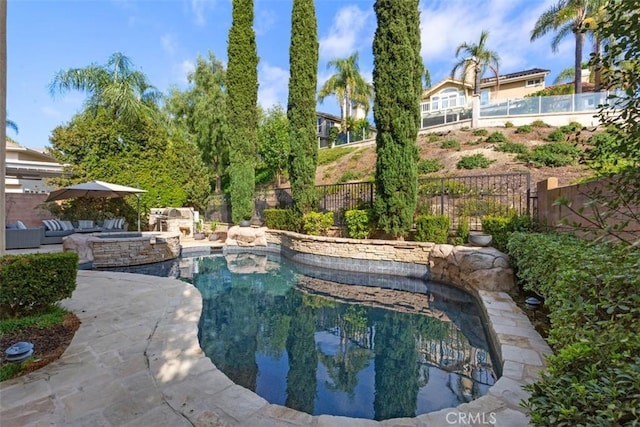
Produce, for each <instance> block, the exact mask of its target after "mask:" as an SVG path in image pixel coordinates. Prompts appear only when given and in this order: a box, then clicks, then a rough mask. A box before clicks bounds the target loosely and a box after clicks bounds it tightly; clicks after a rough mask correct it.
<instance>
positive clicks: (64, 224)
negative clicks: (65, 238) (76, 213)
mask: <svg viewBox="0 0 640 427" xmlns="http://www.w3.org/2000/svg"><path fill="white" fill-rule="evenodd" d="M58 222H59V223H60V225H61V226H62V229H63V230H65V231H68V230H73V224H71V221H58Z"/></svg>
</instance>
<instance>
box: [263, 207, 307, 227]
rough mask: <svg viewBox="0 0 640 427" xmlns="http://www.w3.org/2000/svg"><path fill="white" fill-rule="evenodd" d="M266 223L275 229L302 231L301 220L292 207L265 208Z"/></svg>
mask: <svg viewBox="0 0 640 427" xmlns="http://www.w3.org/2000/svg"><path fill="white" fill-rule="evenodd" d="M263 215H264V225H265V226H266V227H267V228H271V229H273V230H287V231H295V232H298V231H300V222H299V220H298V218H297V217H296V214H295V212H294V211H293V210H292V209H265V210H264V211H263Z"/></svg>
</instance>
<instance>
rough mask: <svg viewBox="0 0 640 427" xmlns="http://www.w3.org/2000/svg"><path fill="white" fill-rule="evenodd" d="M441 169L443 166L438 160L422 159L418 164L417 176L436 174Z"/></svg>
mask: <svg viewBox="0 0 640 427" xmlns="http://www.w3.org/2000/svg"><path fill="white" fill-rule="evenodd" d="M442 169H444V165H443V164H442V162H441V161H440V160H438V159H423V160H420V161H419V162H418V173H419V174H427V173H432V172H438V171H439V170H442Z"/></svg>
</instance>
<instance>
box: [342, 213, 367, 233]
mask: <svg viewBox="0 0 640 427" xmlns="http://www.w3.org/2000/svg"><path fill="white" fill-rule="evenodd" d="M344 219H345V222H346V223H347V237H351V238H352V239H366V238H368V237H369V236H370V235H371V232H372V231H373V211H372V210H371V209H352V210H349V211H346V212H345V214H344Z"/></svg>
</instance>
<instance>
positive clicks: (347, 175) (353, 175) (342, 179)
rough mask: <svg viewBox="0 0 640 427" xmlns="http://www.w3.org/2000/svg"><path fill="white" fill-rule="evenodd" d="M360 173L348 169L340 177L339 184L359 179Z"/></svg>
mask: <svg viewBox="0 0 640 427" xmlns="http://www.w3.org/2000/svg"><path fill="white" fill-rule="evenodd" d="M358 178H359V175H358V174H357V173H355V172H353V171H346V172H345V173H343V174H342V176H341V177H340V178H339V179H338V184H342V183H344V182H347V181H353V180H354V179H358Z"/></svg>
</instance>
